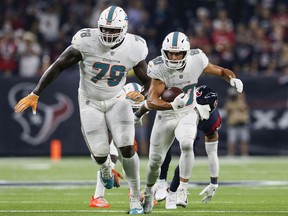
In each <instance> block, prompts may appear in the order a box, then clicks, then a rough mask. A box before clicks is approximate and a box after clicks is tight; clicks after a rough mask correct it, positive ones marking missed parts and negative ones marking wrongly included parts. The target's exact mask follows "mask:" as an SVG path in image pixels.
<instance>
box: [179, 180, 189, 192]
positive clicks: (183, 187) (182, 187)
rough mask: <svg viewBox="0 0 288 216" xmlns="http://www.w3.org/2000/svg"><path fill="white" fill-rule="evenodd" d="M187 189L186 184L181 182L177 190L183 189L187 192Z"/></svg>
mask: <svg viewBox="0 0 288 216" xmlns="http://www.w3.org/2000/svg"><path fill="white" fill-rule="evenodd" d="M187 188H188V182H182V181H180V184H179V187H178V190H180V189H185V190H187Z"/></svg>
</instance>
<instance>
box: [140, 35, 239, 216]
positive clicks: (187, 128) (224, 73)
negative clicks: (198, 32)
mask: <svg viewBox="0 0 288 216" xmlns="http://www.w3.org/2000/svg"><path fill="white" fill-rule="evenodd" d="M161 54H162V55H161V56H159V57H157V58H155V59H154V60H152V61H150V62H149V64H148V72H147V74H148V76H150V77H151V78H152V80H151V85H150V88H149V93H148V97H147V100H146V102H145V103H144V104H145V106H146V109H155V110H157V114H156V117H155V121H154V126H153V129H152V133H151V137H150V149H149V162H148V165H147V183H146V186H145V189H144V195H145V202H144V212H145V213H150V212H151V211H152V208H153V197H154V196H153V194H154V189H153V186H154V184H155V182H156V180H157V178H158V176H159V171H160V170H159V168H160V166H161V165H162V163H163V161H164V158H165V156H166V153H167V151H168V149H169V148H170V146H171V145H172V142H173V140H174V139H175V137H176V139H177V140H178V141H179V146H180V150H181V155H180V159H179V176H180V185H179V187H178V190H181V191H183V194H185V196H186V199H187V187H188V181H189V178H190V176H191V174H192V167H193V164H194V152H193V143H194V140H195V137H196V133H197V123H198V115H197V113H196V110H195V109H194V107H196V101H195V86H196V84H197V82H198V78H199V77H200V75H201V74H202V73H207V74H211V75H215V76H219V77H222V78H223V79H225V80H226V81H227V82H229V83H230V85H231V86H234V87H235V88H236V89H237V91H238V92H239V93H241V92H242V90H243V83H242V81H241V80H240V79H237V78H236V76H235V74H234V73H233V72H232V71H231V70H229V69H226V68H222V67H220V66H217V65H214V64H211V63H209V60H208V58H207V56H206V55H205V54H204V53H203V51H202V50H200V49H191V50H190V43H189V39H188V37H187V36H186V35H185V34H183V33H181V32H172V33H170V34H168V35H167V36H166V37H165V39H164V41H163V44H162V49H161ZM172 86H175V87H178V88H180V89H182V90H183V91H184V92H185V94H184V93H182V94H180V95H178V96H177V97H176V98H175V99H174V101H173V102H171V103H169V102H166V101H164V100H161V99H160V96H161V94H162V93H163V91H164V90H165V89H166V88H169V87H172ZM209 111H210V109H209V107H207V106H200V105H199V106H198V112H199V113H200V115H201V118H202V119H208V118H209ZM187 165H188V166H187ZM186 199H185V200H186Z"/></svg>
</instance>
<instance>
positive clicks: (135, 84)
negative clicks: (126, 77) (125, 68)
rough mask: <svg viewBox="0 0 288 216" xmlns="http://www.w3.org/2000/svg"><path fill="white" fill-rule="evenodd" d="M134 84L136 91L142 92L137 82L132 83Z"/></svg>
mask: <svg viewBox="0 0 288 216" xmlns="http://www.w3.org/2000/svg"><path fill="white" fill-rule="evenodd" d="M132 85H133V87H134V89H135V91H137V92H140V89H139V88H138V86H137V83H132Z"/></svg>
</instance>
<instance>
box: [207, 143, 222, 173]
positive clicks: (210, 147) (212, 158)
mask: <svg viewBox="0 0 288 216" xmlns="http://www.w3.org/2000/svg"><path fill="white" fill-rule="evenodd" d="M205 149H206V153H207V155H208V163H209V171H210V176H211V177H218V176H219V159H218V153H217V150H218V141H214V142H205Z"/></svg>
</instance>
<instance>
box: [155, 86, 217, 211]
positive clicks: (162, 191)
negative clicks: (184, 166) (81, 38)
mask: <svg viewBox="0 0 288 216" xmlns="http://www.w3.org/2000/svg"><path fill="white" fill-rule="evenodd" d="M196 101H197V103H198V104H200V105H206V104H208V105H209V106H210V108H211V111H210V116H209V119H207V120H205V119H203V120H200V121H199V123H198V127H197V129H198V131H202V132H203V133H204V134H205V150H206V153H207V155H208V162H209V171H210V182H211V183H210V184H209V185H208V186H207V187H206V188H205V189H204V190H203V191H202V192H200V195H204V197H203V199H202V202H205V203H208V202H209V201H210V200H211V199H212V197H213V196H214V194H215V191H216V189H217V188H218V175H219V159H218V153H217V150H218V140H219V135H218V130H219V128H220V127H221V117H220V114H219V111H218V109H217V93H216V92H215V91H214V90H213V89H211V88H209V87H208V86H205V85H203V86H199V87H198V88H197V89H196ZM198 135H199V133H198V134H197V137H196V140H195V143H194V150H195V147H196V145H197V141H198V140H199V139H200V137H199V136H198ZM171 155H172V154H171V148H170V149H169V151H168V152H167V155H166V158H165V160H164V163H163V164H162V166H161V172H160V177H159V180H158V181H157V183H156V185H155V199H156V200H157V201H162V200H164V199H166V205H165V206H166V209H176V208H177V205H178V206H182V207H186V205H187V204H188V199H187V193H185V191H183V190H178V191H177V188H178V186H179V181H180V179H179V165H178V166H177V167H176V169H175V172H174V176H173V180H172V182H171V184H170V187H169V186H168V182H167V173H168V168H169V164H170V162H171Z"/></svg>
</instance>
